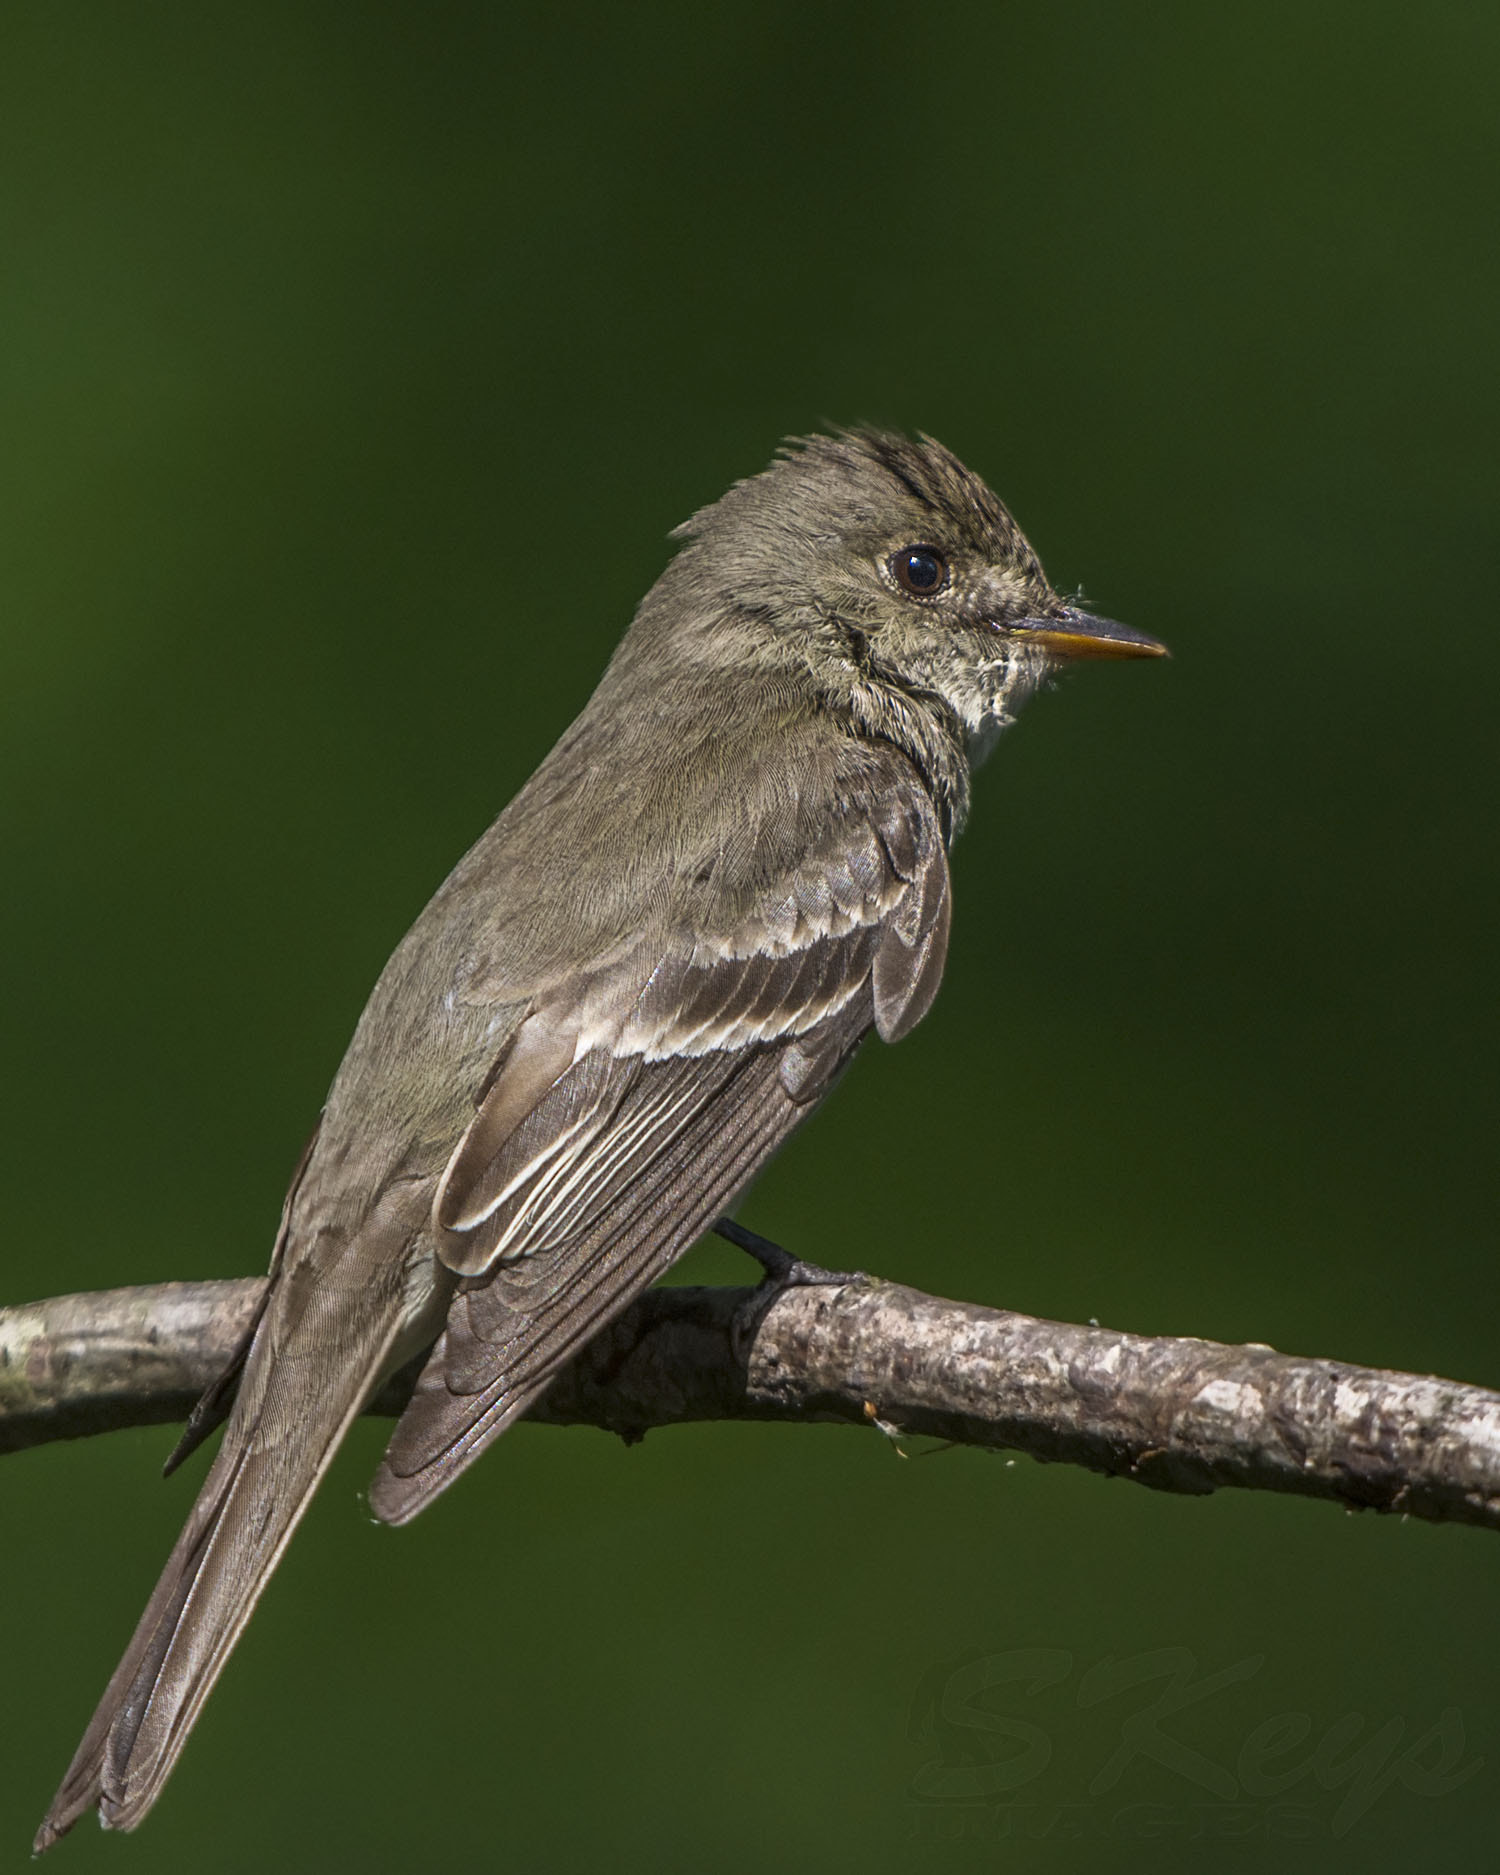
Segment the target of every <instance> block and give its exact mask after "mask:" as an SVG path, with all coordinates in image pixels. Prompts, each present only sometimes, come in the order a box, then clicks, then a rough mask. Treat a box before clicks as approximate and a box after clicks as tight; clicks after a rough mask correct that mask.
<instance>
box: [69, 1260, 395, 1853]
mask: <svg viewBox="0 0 1500 1875" xmlns="http://www.w3.org/2000/svg"><path fill="white" fill-rule="evenodd" d="M303 1274H304V1272H302V1271H294V1272H292V1273H290V1274H289V1275H288V1276H283V1277H282V1279H281V1280H279V1281H278V1282H277V1284H276V1289H275V1292H273V1295H272V1298H271V1304H270V1307H269V1308H268V1309H267V1311H266V1314H265V1315H264V1317H263V1318H262V1320H261V1323H260V1326H259V1328H258V1330H257V1332H256V1337H255V1343H254V1345H253V1346H252V1348H251V1350H250V1355H249V1359H248V1361H247V1363H246V1367H245V1375H244V1379H243V1381H242V1383H241V1386H240V1393H239V1398H238V1400H237V1402H236V1405H235V1409H234V1412H233V1413H232V1414H231V1416H230V1420H229V1424H228V1427H227V1428H226V1430H225V1434H224V1442H223V1444H222V1445H221V1447H220V1449H219V1452H218V1455H217V1456H216V1458H215V1460H214V1463H213V1466H212V1467H211V1469H210V1471H209V1474H208V1477H207V1479H206V1480H205V1482H204V1485H203V1489H202V1491H201V1492H200V1493H199V1495H198V1500H197V1502H196V1503H195V1504H194V1506H193V1509H192V1513H191V1515H190V1516H189V1517H188V1520H187V1524H186V1526H185V1528H184V1529H183V1532H182V1534H181V1536H180V1537H178V1539H177V1544H176V1547H175V1548H174V1549H173V1551H172V1554H171V1556H170V1558H169V1559H168V1562H167V1566H166V1568H165V1569H164V1570H163V1571H162V1576H161V1580H160V1581H159V1582H158V1583H157V1585H156V1590H155V1593H154V1594H153V1595H152V1597H151V1600H150V1601H149V1602H148V1603H147V1605H146V1612H145V1613H144V1614H143V1615H142V1616H141V1620H140V1624H139V1626H138V1627H137V1628H136V1631H135V1636H134V1638H133V1639H132V1641H131V1643H130V1645H129V1647H128V1648H127V1649H126V1651H125V1657H124V1659H123V1660H122V1661H121V1662H120V1664H119V1666H118V1667H117V1668H116V1669H115V1674H114V1678H113V1679H112V1680H111V1681H110V1683H109V1686H108V1688H107V1689H106V1691H105V1694H104V1697H103V1699H102V1700H101V1701H100V1702H99V1708H98V1710H97V1711H96V1712H95V1714H94V1717H93V1719H92V1721H91V1722H90V1724H89V1728H88V1730H87V1731H86V1732H85V1733H84V1736H83V1742H82V1744H80V1745H79V1747H78V1750H77V1752H76V1754H75V1755H74V1758H73V1762H72V1764H71V1765H69V1767H68V1771H67V1775H66V1776H65V1777H64V1778H63V1781H62V1784H61V1786H60V1787H59V1789H58V1792H57V1795H56V1796H55V1797H54V1798H53V1800H52V1807H51V1808H50V1809H49V1810H48V1812H47V1815H46V1818H45V1819H44V1821H43V1823H42V1826H41V1828H40V1829H39V1830H38V1831H37V1836H36V1842H35V1845H34V1847H35V1849H36V1851H37V1853H38V1854H40V1853H41V1851H43V1850H44V1849H49V1848H51V1846H52V1844H53V1843H55V1842H56V1841H57V1840H58V1838H59V1837H60V1836H62V1835H63V1834H64V1833H65V1832H66V1831H67V1830H69V1829H71V1828H72V1826H73V1824H74V1823H76V1822H77V1821H78V1819H79V1817H80V1816H82V1815H83V1813H84V1811H85V1810H88V1809H90V1808H92V1807H93V1806H94V1805H95V1804H97V1805H98V1808H99V1818H100V1821H101V1822H102V1823H103V1824H104V1825H105V1827H106V1828H110V1829H133V1828H134V1827H135V1825H136V1824H137V1823H139V1822H140V1821H141V1819H142V1818H143V1817H144V1816H145V1814H146V1812H147V1811H148V1810H149V1809H150V1808H151V1806H152V1804H153V1803H155V1801H156V1799H157V1797H158V1796H159V1795H160V1794H161V1789H162V1786H163V1785H164V1784H165V1782H166V1780H167V1777H168V1775H169V1774H170V1772H171V1769H172V1766H173V1765H174V1764H175V1763H176V1761H177V1754H178V1753H179V1752H180V1751H181V1750H182V1747H183V1744H184V1743H185V1742H186V1739H187V1735H188V1733H189V1732H190V1731H191V1729H192V1726H193V1722H194V1721H195V1720H196V1718H197V1717H198V1714H199V1711H200V1710H201V1709H202V1706H203V1702H204V1700H205V1699H206V1698H207V1697H208V1695H209V1693H210V1691H211V1690H212V1688H213V1684H214V1681H215V1680H216V1679H217V1678H218V1676H219V1673H220V1671H221V1670H222V1668H223V1665H224V1662H225V1661H226V1660H227V1659H228V1657H229V1652H230V1649H231V1648H232V1647H233V1646H234V1643H235V1641H236V1640H237V1639H238V1637H239V1634H240V1630H241V1629H242V1628H243V1627H244V1625H245V1623H246V1621H248V1620H249V1618H250V1614H251V1611H252V1610H253V1609H254V1607H255V1604H256V1602H257V1601H258V1600H259V1599H260V1594H261V1590H262V1589H263V1588H264V1587H265V1585H266V1582H267V1580H268V1579H269V1577H270V1574H271V1571H272V1570H273V1569H274V1568H275V1566H276V1564H277V1562H278V1560H279V1559H280V1556H281V1552H282V1551H283V1549H285V1547H286V1545H287V1542H288V1540H289V1538H290V1537H291V1535H292V1532H293V1531H294V1530H295V1529H296V1527H297V1524H298V1522H299V1521H300V1519H301V1517H302V1513H303V1511H304V1510H305V1509H306V1508H307V1505H308V1502H309V1500H310V1498H311V1496H312V1493H313V1491H314V1490H315V1489H316V1487H317V1484H318V1481H319V1480H320V1479H321V1477H322V1476H323V1473H324V1472H325V1471H326V1470H327V1468H328V1465H329V1462H330V1460H331V1459H332V1457H333V1455H334V1453H335V1451H337V1449H338V1446H339V1442H340V1441H341V1440H342V1438H343V1436H344V1434H345V1432H346V1431H347V1430H348V1428H349V1425H350V1423H351V1422H352V1421H353V1419H354V1418H355V1417H356V1415H357V1414H358V1413H359V1410H360V1408H361V1406H362V1405H363V1404H364V1402H365V1399H366V1397H367V1395H368V1393H369V1391H370V1387H371V1384H372V1382H373V1381H375V1380H376V1379H378V1378H379V1376H380V1375H381V1373H382V1372H383V1370H384V1365H385V1362H386V1359H387V1356H388V1354H389V1352H390V1349H391V1346H392V1344H393V1342H394V1340H395V1338H396V1335H397V1332H398V1331H399V1328H400V1320H401V1317H400V1306H399V1298H397V1297H395V1296H393V1297H391V1298H390V1301H389V1303H388V1305H387V1306H385V1307H384V1308H382V1306H381V1303H380V1301H379V1299H378V1298H377V1297H374V1296H372V1295H371V1294H370V1292H369V1290H368V1289H366V1290H365V1292H364V1294H363V1296H362V1297H358V1298H356V1297H354V1296H352V1295H351V1294H350V1293H349V1292H348V1291H343V1292H342V1293H341V1292H340V1290H339V1288H338V1287H337V1286H334V1285H330V1286H329V1288H327V1289H320V1288H319V1287H318V1286H316V1285H309V1284H306V1283H302V1282H299V1281H298V1278H299V1277H300V1276H301V1275H303Z"/></svg>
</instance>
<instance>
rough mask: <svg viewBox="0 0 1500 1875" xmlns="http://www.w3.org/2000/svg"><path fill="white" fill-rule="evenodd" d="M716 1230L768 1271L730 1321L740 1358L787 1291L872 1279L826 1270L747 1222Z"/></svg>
mask: <svg viewBox="0 0 1500 1875" xmlns="http://www.w3.org/2000/svg"><path fill="white" fill-rule="evenodd" d="M713 1229H714V1235H715V1236H716V1237H722V1238H723V1239H724V1241H725V1243H732V1244H733V1245H734V1246H735V1248H736V1249H737V1250H743V1251H745V1252H746V1254H747V1255H749V1256H753V1257H754V1258H755V1260H756V1262H757V1263H758V1264H759V1265H760V1266H761V1268H762V1269H763V1270H764V1271H765V1275H764V1276H762V1277H761V1279H760V1281H759V1283H757V1284H756V1286H755V1288H754V1289H752V1290H751V1292H750V1294H749V1295H748V1296H746V1298H745V1300H744V1301H743V1302H742V1303H741V1304H740V1306H739V1307H738V1308H737V1309H736V1310H735V1312H734V1317H733V1319H732V1321H731V1322H730V1328H729V1334H730V1341H731V1344H732V1346H733V1348H734V1352H735V1355H736V1358H738V1359H740V1360H744V1359H746V1358H747V1357H748V1355H749V1353H750V1346H751V1343H752V1342H753V1341H754V1340H755V1337H756V1334H757V1333H758V1332H759V1330H760V1325H761V1323H762V1322H763V1321H764V1320H765V1319H766V1315H767V1313H768V1312H769V1310H770V1307H771V1304H772V1303H773V1302H775V1301H776V1299H777V1298H778V1297H779V1296H780V1295H781V1294H782V1293H783V1292H784V1291H785V1290H788V1289H803V1288H810V1287H813V1286H815V1285H822V1284H828V1285H830V1286H831V1287H834V1288H842V1287H843V1285H844V1284H845V1283H863V1282H867V1281H868V1280H869V1278H868V1277H867V1276H866V1275H865V1274H864V1272H863V1271H862V1270H826V1269H824V1268H823V1266H822V1264H821V1263H804V1262H803V1261H802V1259H801V1258H800V1257H794V1256H793V1255H792V1254H791V1252H790V1251H789V1250H783V1249H782V1247H781V1245H780V1244H774V1243H772V1242H771V1240H770V1239H769V1238H768V1237H761V1236H759V1235H757V1233H756V1232H755V1231H753V1230H746V1229H745V1227H744V1225H743V1224H736V1223H735V1221H734V1219H733V1218H732V1217H721V1218H719V1219H717V1220H716V1221H715V1223H714V1227H713Z"/></svg>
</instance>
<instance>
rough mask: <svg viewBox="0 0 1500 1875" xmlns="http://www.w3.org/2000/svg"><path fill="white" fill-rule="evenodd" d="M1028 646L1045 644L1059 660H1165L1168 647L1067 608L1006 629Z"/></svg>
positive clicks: (1129, 627)
mask: <svg viewBox="0 0 1500 1875" xmlns="http://www.w3.org/2000/svg"><path fill="white" fill-rule="evenodd" d="M1006 630H1007V632H1014V633H1015V634H1016V636H1017V637H1018V638H1021V639H1023V640H1024V641H1025V642H1026V643H1028V644H1037V645H1044V646H1045V647H1046V648H1047V650H1048V651H1050V652H1051V653H1052V655H1053V656H1054V657H1058V658H1164V657H1166V656H1167V655H1168V653H1167V647H1166V646H1165V645H1164V644H1162V643H1161V641H1160V640H1159V639H1156V638H1148V637H1147V636H1146V634H1145V632H1138V631H1136V630H1135V629H1134V628H1133V627H1131V626H1129V625H1118V624H1116V623H1115V621H1114V620H1113V619H1112V618H1095V617H1094V615H1093V613H1092V612H1080V611H1079V610H1078V608H1077V607H1076V606H1071V605H1069V606H1064V607H1063V609H1062V611H1061V612H1059V613H1058V614H1057V616H1056V617H1055V618H1023V619H1020V620H1018V621H1017V622H1016V623H1015V624H1012V625H1007V626H1006Z"/></svg>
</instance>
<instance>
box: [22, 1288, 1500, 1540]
mask: <svg viewBox="0 0 1500 1875" xmlns="http://www.w3.org/2000/svg"><path fill="white" fill-rule="evenodd" d="M263 1287H264V1282H263V1279H261V1278H251V1279H246V1280H243V1281H237V1282H216V1283H214V1282H204V1283H160V1284H156V1285H153V1286H151V1287H147V1288H140V1289H112V1290H105V1291H102V1292H100V1293H99V1294H96V1295H80V1296H62V1297H59V1298H58V1299H56V1300H54V1301H51V1302H37V1303H31V1304H28V1305H25V1306H22V1307H18V1308H12V1309H0V1451H16V1450H19V1449H21V1448H22V1447H26V1446H33V1445H41V1444H44V1443H46V1442H47V1441H49V1440H52V1439H69V1438H79V1437H83V1436H85V1435H87V1434H91V1433H95V1432H104V1431H107V1430H109V1429H111V1428H113V1427H117V1426H142V1425H155V1424H159V1423H162V1422H166V1421H172V1420H181V1419H184V1418H186V1416H187V1413H188V1411H189V1410H190V1408H191V1407H192V1405H193V1403H194V1401H195V1400H196V1399H197V1397H198V1395H199V1393H200V1392H201V1391H202V1390H203V1388H204V1387H205V1386H207V1385H208V1383H209V1382H210V1381H211V1380H213V1379H214V1378H215V1377H216V1376H217V1375H218V1373H219V1372H220V1371H221V1370H222V1368H223V1367H224V1365H225V1363H226V1361H227V1360H228V1359H229V1357H230V1355H231V1354H232V1353H233V1351H234V1349H235V1348H236V1346H237V1345H238V1343H239V1341H240V1339H241V1337H242V1335H243V1334H244V1332H245V1328H246V1326H247V1324H248V1323H249V1321H250V1318H251V1316H252V1314H253V1313H254V1309H255V1305H256V1303H257V1301H258V1300H259V1299H260V1295H261V1292H262V1289H263ZM751 1293H752V1292H751V1291H749V1290H744V1289H693V1288H666V1289H653V1290H651V1291H649V1292H648V1293H647V1294H646V1295H644V1296H643V1297H641V1299H640V1300H639V1301H638V1302H636V1303H635V1304H634V1306H633V1307H632V1308H630V1309H628V1310H627V1311H626V1312H625V1314H624V1315H622V1316H621V1317H620V1318H619V1320H618V1321H616V1322H615V1323H614V1324H613V1325H612V1326H611V1327H609V1328H607V1329H606V1330H605V1331H604V1332H603V1333H602V1334H601V1335H599V1336H598V1337H597V1338H596V1339H595V1340H594V1341H592V1342H591V1343H590V1344H589V1346H588V1347H587V1348H586V1349H585V1350H584V1351H583V1352H582V1354H580V1355H579V1356H578V1358H577V1359H576V1360H575V1361H574V1362H573V1363H572V1365H571V1366H569V1367H568V1368H566V1369H565V1370H564V1371H563V1372H562V1373H561V1374H560V1375H559V1376H558V1378H557V1379H556V1380H555V1381H554V1382H553V1384H552V1386H551V1388H550V1389H549V1390H548V1393H547V1395H546V1397H545V1398H544V1399H543V1400H541V1401H540V1402H539V1403H538V1404H537V1405H535V1406H533V1408H532V1409H531V1412H530V1414H529V1417H530V1418H531V1419H534V1420H540V1421H543V1422H546V1423H549V1424H552V1425H590V1426H601V1427H603V1428H605V1429H606V1430H607V1431H610V1432H615V1433H618V1434H620V1435H621V1436H622V1437H623V1438H625V1439H627V1440H634V1439H638V1438H641V1437H643V1436H644V1435H645V1433H646V1432H647V1431H649V1430H651V1429H652V1428H654V1427H657V1426H669V1425H677V1424H682V1423H685V1422H688V1421H692V1420H711V1419H757V1420H777V1421H786V1422H806V1421H814V1420H821V1421H829V1420H834V1421H844V1422H846V1423H849V1424H853V1425H863V1426H870V1425H872V1424H873V1425H874V1426H877V1427H879V1428H880V1429H881V1430H882V1431H884V1432H887V1433H891V1434H901V1435H907V1434H912V1435H921V1434H929V1435H931V1436H933V1437H936V1438H940V1439H947V1440H951V1441H954V1442H956V1443H959V1444H963V1445H976V1446H982V1447H986V1448H989V1449H991V1450H1013V1451H1019V1452H1026V1453H1029V1454H1030V1455H1031V1457H1033V1458H1036V1459H1041V1460H1044V1461H1057V1462H1062V1463H1067V1464H1074V1465H1083V1466H1086V1467H1088V1468H1089V1469H1090V1470H1092V1471H1099V1472H1104V1473H1106V1474H1107V1475H1109V1476H1111V1477H1119V1478H1132V1479H1134V1480H1135V1481H1136V1483H1138V1484H1145V1485H1150V1486H1151V1487H1153V1488H1154V1489H1156V1490H1162V1491H1179V1492H1188V1493H1203V1492H1208V1491H1213V1490H1215V1489H1218V1488H1219V1487H1221V1486H1231V1485H1232V1486H1239V1487H1241V1488H1244V1489H1248V1490H1262V1491H1284V1492H1292V1493H1294V1494H1296V1495H1298V1496H1302V1497H1322V1498H1331V1499H1333V1500H1334V1501H1336V1502H1338V1503H1341V1504H1345V1505H1348V1506H1352V1507H1359V1508H1366V1509H1373V1510H1384V1511H1401V1512H1404V1513H1407V1514H1409V1515H1411V1516H1413V1517H1424V1518H1428V1519H1430V1520H1431V1521H1433V1522H1450V1523H1471V1524H1482V1525H1484V1526H1486V1527H1487V1528H1490V1529H1496V1528H1500V1394H1495V1393H1490V1392H1486V1391H1485V1390H1483V1389H1481V1388H1478V1387H1469V1386H1462V1385H1460V1384H1458V1383H1457V1382H1454V1381H1449V1380H1437V1379H1431V1378H1423V1377H1419V1376H1416V1375H1411V1374H1397V1373H1387V1372H1383V1371H1381V1370H1378V1369H1375V1368H1366V1367H1351V1366H1348V1365H1346V1364H1345V1363H1343V1362H1338V1361H1321V1360H1310V1359H1303V1358H1300V1357H1298V1356H1293V1355H1283V1354H1277V1353H1275V1352H1273V1351H1272V1350H1271V1349H1270V1348H1265V1347H1258V1346H1249V1347H1224V1346H1221V1345H1219V1344H1217V1343H1215V1342H1211V1341H1197V1340H1191V1339H1171V1338H1165V1337H1163V1338H1151V1337H1146V1336H1140V1335H1123V1334H1117V1333H1115V1332H1114V1331H1113V1330H1111V1329H1104V1328H1079V1327H1073V1326H1070V1325H1067V1324H1064V1323H1059V1322H1047V1321H1039V1320H1036V1319H1035V1318H1033V1317H1031V1316H1026V1315H1015V1314H1011V1313H1009V1312H1008V1311H1006V1310H1003V1309H986V1308H980V1307H978V1306H976V1305H975V1304H972V1303H965V1302H945V1301H942V1300H940V1299H939V1298H937V1297H935V1296H927V1295H922V1294H921V1293H919V1292H918V1291H917V1290H914V1289H906V1288H902V1287H901V1286H900V1285H898V1284H895V1283H882V1282H873V1281H872V1282H865V1283H850V1284H845V1285H843V1286H841V1287H820V1288H804V1289H791V1290H788V1291H786V1292H784V1293H783V1294H782V1295H781V1296H780V1297H778V1299H777V1300H776V1301H775V1302H774V1303H773V1304H772V1306H771V1307H770V1309H769V1310H768V1311H767V1312H766V1314H765V1317H764V1319H763V1320H762V1322H761V1323H760V1325H759V1328H758V1329H757V1331H756V1333H755V1337H754V1340H753V1343H752V1345H751V1347H750V1350H749V1354H748V1357H745V1356H744V1355H742V1354H741V1353H739V1352H737V1349H736V1337H735V1335H734V1333H733V1321H734V1317H735V1312H736V1310H737V1309H739V1308H740V1307H741V1306H742V1305H743V1304H744V1302H745V1301H746V1298H747V1297H748V1296H749V1295H750V1294H751ZM414 1376H415V1368H413V1369H408V1370H407V1371H406V1372H404V1373H402V1374H400V1375H397V1376H396V1377H395V1378H394V1379H393V1380H392V1381H391V1382H389V1383H388V1384H387V1386H386V1387H385V1388H384V1389H383V1390H382V1392H381V1394H380V1396H379V1397H378V1398H377V1399H376V1400H375V1401H373V1402H372V1404H371V1407H370V1410H371V1411H372V1412H378V1413H394V1412H398V1411H399V1410H400V1407H401V1404H402V1402H403V1400H404V1399H405V1397H406V1395H407V1394H408V1393H409V1392H410V1389H411V1384H412V1381H413V1379H414Z"/></svg>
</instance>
